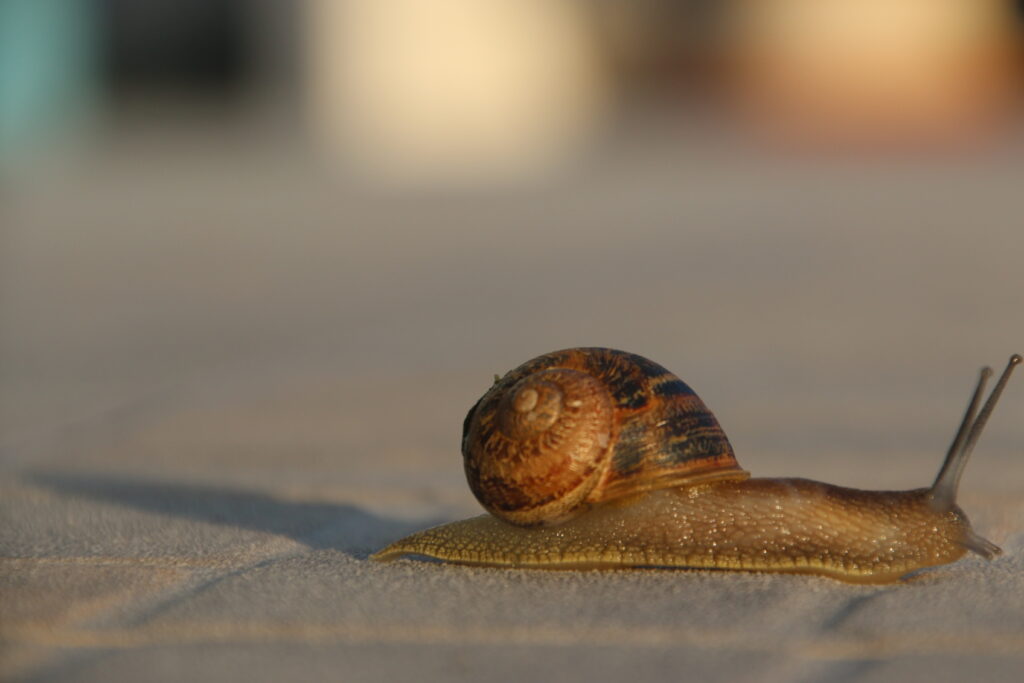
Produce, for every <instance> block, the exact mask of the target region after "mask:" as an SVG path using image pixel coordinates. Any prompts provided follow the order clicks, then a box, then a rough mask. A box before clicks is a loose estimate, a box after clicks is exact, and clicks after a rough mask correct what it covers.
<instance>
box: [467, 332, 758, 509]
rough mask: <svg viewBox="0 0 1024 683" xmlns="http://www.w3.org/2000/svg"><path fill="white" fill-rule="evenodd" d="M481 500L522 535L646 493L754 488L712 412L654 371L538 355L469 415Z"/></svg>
mask: <svg viewBox="0 0 1024 683" xmlns="http://www.w3.org/2000/svg"><path fill="white" fill-rule="evenodd" d="M462 452H463V456H464V459H465V468H466V477H467V479H468V480H469V486H470V488H471V489H472V491H473V493H474V495H475V496H476V497H477V499H478V500H479V501H480V502H481V504H482V505H483V506H484V507H485V508H487V510H489V511H490V512H491V513H492V514H494V515H495V516H497V517H499V518H501V519H504V520H505V521H508V522H511V523H513V524H520V525H534V524H551V523H557V522H559V521H562V520H565V519H568V518H570V517H572V516H575V515H576V514H579V513H580V512H582V511H583V510H585V509H586V508H587V507H589V506H590V505H593V504H595V503H599V502H604V501H608V500H613V499H616V498H622V497H625V496H629V495H633V494H636V493H640V492H643V491H649V490H652V489H657V488H665V487H669V486H677V485H680V484H684V483H696V482H702V481H712V480H721V479H745V478H747V477H748V476H749V474H748V473H747V472H745V471H744V470H743V469H741V468H740V467H739V465H738V464H737V462H736V459H735V455H734V454H733V450H732V446H731V445H730V444H729V441H728V439H727V438H726V436H725V433H724V432H723V431H722V428H721V427H720V426H719V424H718V421H717V420H716V419H715V417H714V415H712V414H711V411H709V410H708V409H707V407H706V406H705V405H704V403H703V402H702V401H701V400H700V398H698V397H697V395H696V394H695V393H694V392H693V390H692V389H690V387H689V386H687V385H686V384H685V383H684V382H683V381H682V380H680V379H679V378H678V377H676V376H675V375H673V374H672V373H670V372H668V371H667V370H665V368H663V367H661V366H660V365H658V364H657V363H654V362H652V361H649V360H647V359H646V358H643V357H641V356H637V355H635V354H631V353H626V352H623V351H615V350H613V349H601V348H580V349H567V350H565V351H556V352H554V353H549V354H545V355H543V356H539V357H538V358H535V359H533V360H531V361H528V362H526V363H524V364H523V365H521V366H519V367H518V368H516V369H515V370H512V371H511V372H509V373H508V374H507V375H505V376H504V377H503V378H501V379H500V380H498V381H497V382H496V383H495V384H494V386H493V387H491V389H490V390H489V391H488V392H487V393H486V394H485V395H484V396H483V397H482V398H481V399H480V400H479V401H478V402H477V404H476V405H475V406H473V408H472V409H471V410H470V411H469V414H468V415H467V416H466V421H465V423H464V427H463V443H462Z"/></svg>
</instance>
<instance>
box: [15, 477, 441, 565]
mask: <svg viewBox="0 0 1024 683" xmlns="http://www.w3.org/2000/svg"><path fill="white" fill-rule="evenodd" d="M31 480H32V481H33V482H34V483H36V484H38V485H40V486H44V487H46V488H49V489H51V490H54V491H58V492H60V493H64V494H68V495H72V496H76V497H82V498H88V499H92V500H97V501H102V502H107V503H115V504H118V505H124V506H126V507H130V508H134V509H137V510H142V511H144V512H150V513H156V514H160V515H166V516H168V517H178V518H183V519H191V520H195V521H199V522H205V523H208V524H219V525H224V526H231V527H240V528H243V529H250V530H253V531H260V532H265V533H271V534H281V535H284V536H288V537H290V538H292V539H294V540H296V541H299V542H301V543H305V544H306V545H308V546H310V547H312V548H332V549H335V550H340V551H342V552H346V553H349V554H351V555H354V556H356V557H360V558H365V557H366V556H367V555H369V554H370V553H371V552H374V551H375V550H379V549H380V548H381V547H383V546H384V545H386V544H387V543H389V542H391V541H393V540H395V539H397V538H399V537H401V536H404V535H406V534H408V533H411V532H412V531H415V530H417V529H422V528H425V527H427V526H433V525H435V524H440V523H441V522H443V521H447V520H444V519H427V520H420V521H408V520H400V519H392V518H388V517H382V516H380V515H376V514H374V513H371V512H366V511H365V510H361V509H360V508H358V507H356V506H354V505H348V504H344V503H323V502H316V503H312V502H311V503H304V502H301V501H293V500H280V499H277V498H274V497H273V496H271V495H267V494H265V493H256V492H250V491H245V490H239V489H231V488H224V487H216V486H203V485H196V484H187V483H174V482H163V481H151V480H136V479H127V478H120V477H104V476H97V475H68V474H53V473H35V474H33V475H31Z"/></svg>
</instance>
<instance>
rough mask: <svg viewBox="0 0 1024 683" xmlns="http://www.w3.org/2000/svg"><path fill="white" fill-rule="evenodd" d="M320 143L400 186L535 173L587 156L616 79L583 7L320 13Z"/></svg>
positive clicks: (465, 4)
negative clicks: (608, 71) (583, 151)
mask: <svg viewBox="0 0 1024 683" xmlns="http://www.w3.org/2000/svg"><path fill="white" fill-rule="evenodd" d="M307 11H308V18H307V23H306V26H307V27H308V40H307V41H306V44H307V49H308V54H309V85H310V95H311V105H312V120H313V121H314V123H315V132H316V134H317V136H318V139H319V140H321V141H322V142H323V144H324V145H325V146H327V147H328V148H330V149H332V150H334V151H335V152H336V153H337V154H338V155H339V156H342V157H352V158H353V161H354V163H357V164H360V165H361V166H362V168H363V170H365V171H367V172H372V173H378V174H380V175H383V176H386V177H390V178H392V179H407V180H412V181H415V180H417V179H419V180H421V181H422V180H429V179H432V180H435V181H436V180H441V179H451V180H454V181H459V180H461V181H464V182H466V181H469V182H471V181H473V180H474V179H475V178H478V177H480V175H481V174H482V175H483V177H485V178H486V177H496V178H500V177H503V176H510V177H515V176H522V175H529V174H532V173H536V172H538V171H540V170H543V169H544V168H547V167H548V166H551V165H554V164H558V163H560V162H562V161H563V160H564V159H565V158H566V157H567V156H572V155H577V154H579V153H580V151H581V148H582V147H583V146H584V145H585V144H586V143H587V142H590V141H592V139H593V137H594V136H595V134H596V131H597V129H598V127H599V125H600V123H601V121H602V119H603V118H604V116H605V109H606V100H607V92H606V90H607V83H606V80H607V75H606V74H605V73H604V70H603V65H602V64H601V61H600V55H599V54H598V51H597V46H596V44H595V42H596V41H595V40H594V36H593V32H592V30H589V29H590V28H591V27H590V22H591V19H590V17H588V16H587V13H586V12H585V6H584V5H583V4H581V3H579V2H575V1H574V0H513V1H511V2H510V1H509V0H432V1H431V2H423V1H422V0H375V1H374V2H365V1H360V0H341V1H340V2H339V1H336V0H313V2H311V3H310V4H309V6H308V10H307Z"/></svg>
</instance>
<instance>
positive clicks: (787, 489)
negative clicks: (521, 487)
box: [373, 479, 973, 583]
mask: <svg viewBox="0 0 1024 683" xmlns="http://www.w3.org/2000/svg"><path fill="white" fill-rule="evenodd" d="M930 496H931V492H930V490H929V489H918V490H913V491H861V490H857V489H849V488H843V487H840V486H832V485H830V484H822V483H820V482H815V481H810V480H807V479H748V480H746V481H741V482H720V483H713V484H706V485H700V486H692V487H688V488H682V489H678V488H673V489H663V490H659V491H653V492H650V493H646V494H641V495H640V496H638V497H637V498H634V499H628V500H626V501H617V502H613V503H609V504H605V505H600V506H596V507H594V508H593V509H591V510H588V511H587V513H586V514H583V515H580V516H578V517H576V518H574V519H571V520H569V521H567V522H564V523H562V524H559V525H557V526H543V527H532V528H530V527H520V526H515V525H512V524H509V523H507V522H503V521H501V520H499V519H497V518H495V517H493V516H490V515H482V516H479V517H475V518H473V519H467V520H464V521H461V522H454V523H451V524H444V525H441V526H438V527H434V528H432V529H427V530H425V531H421V532H418V533H415V534H413V535H411V536H409V537H407V538H404V539H402V540H400V541H398V542H396V543H394V544H392V545H390V546H388V547H386V548H384V549H383V550H381V551H380V552H378V553H377V554H376V555H374V556H373V557H374V559H377V560H391V559H395V558H398V557H401V556H402V555H409V554H413V555H425V556H428V557H433V558H436V559H440V560H445V561H448V562H456V563H462V564H473V565H489V566H507V567H536V568H548V569H552V568H555V569H559V568H560V569H593V568H607V567H677V568H694V569H731V570H748V571H769V572H798V573H812V574H823V575H826V576H830V577H832V578H836V579H841V580H843V581H849V582H855V583H885V582H891V581H896V580H898V579H899V578H900V577H902V576H904V575H906V574H907V573H909V572H912V571H915V570H917V569H923V568H925V567H932V566H936V565H941V564H946V563H949V562H953V561H955V560H957V559H959V558H960V557H961V556H963V555H964V553H965V552H966V548H965V545H964V544H965V543H968V542H969V539H970V538H972V537H973V533H972V532H971V530H970V526H969V524H968V522H967V518H966V517H965V516H964V514H963V513H962V512H961V511H960V510H959V508H953V509H952V510H950V511H948V512H945V513H942V514H936V513H935V512H934V511H933V510H932V509H931V507H930V505H929V498H930Z"/></svg>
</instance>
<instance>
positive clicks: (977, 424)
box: [931, 353, 1022, 511]
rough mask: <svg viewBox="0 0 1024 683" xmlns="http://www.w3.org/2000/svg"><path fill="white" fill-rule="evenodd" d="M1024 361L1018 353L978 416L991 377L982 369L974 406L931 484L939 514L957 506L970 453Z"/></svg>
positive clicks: (972, 398) (988, 371) (933, 500)
mask: <svg viewBox="0 0 1024 683" xmlns="http://www.w3.org/2000/svg"><path fill="white" fill-rule="evenodd" d="M1021 360H1022V359H1021V356H1020V354H1018V353H1015V354H1013V355H1012V356H1010V361H1009V362H1008V363H1007V364H1006V369H1005V370H1003V374H1002V375H1000V376H999V381H998V382H996V386H995V388H994V389H992V393H991V394H989V395H988V399H987V400H986V401H985V405H984V407H982V409H981V412H980V413H979V412H978V404H979V403H981V395H982V393H983V392H984V391H985V384H986V383H987V382H988V378H989V377H991V376H992V368H987V367H986V368H982V369H981V376H980V377H979V378H978V386H977V387H976V388H975V389H974V394H973V395H972V396H971V402H970V403H969V404H968V406H967V412H966V413H964V419H963V421H962V422H961V423H960V429H958V430H957V433H956V437H955V438H954V439H953V443H952V444H950V446H949V452H948V453H946V459H945V461H943V463H942V469H940V470H939V474H938V476H937V477H935V483H934V484H932V501H931V504H932V508H933V509H935V510H937V511H945V510H951V509H953V506H954V505H955V504H956V494H957V489H958V488H959V487H960V478H961V477H962V476H963V473H964V468H965V467H966V466H967V460H968V458H970V457H971V451H973V450H974V445H975V444H976V443H978V439H979V438H980V437H981V432H982V430H983V429H984V428H985V424H986V423H987V422H988V419H989V417H991V415H992V411H993V410H994V409H995V407H996V402H998V401H999V397H1000V396H1001V395H1002V393H1003V389H1005V388H1006V383H1007V382H1009V381H1010V374H1011V373H1012V372H1013V369H1014V368H1015V367H1017V366H1018V365H1020V363H1021Z"/></svg>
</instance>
